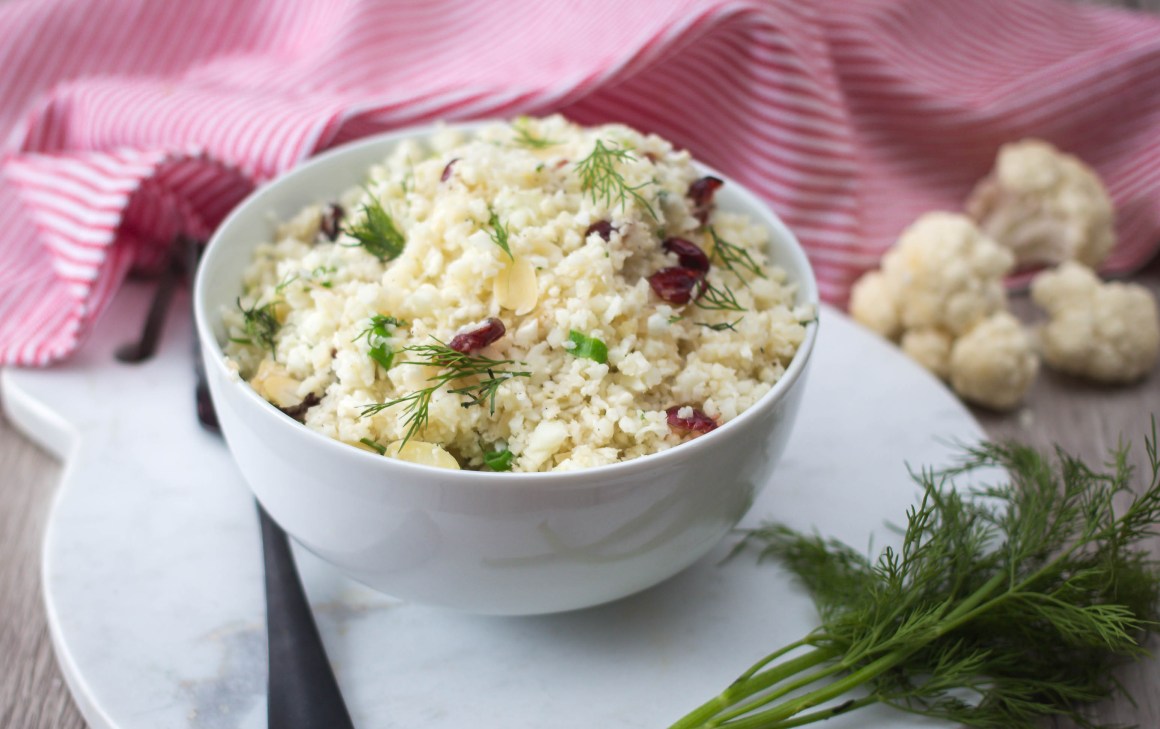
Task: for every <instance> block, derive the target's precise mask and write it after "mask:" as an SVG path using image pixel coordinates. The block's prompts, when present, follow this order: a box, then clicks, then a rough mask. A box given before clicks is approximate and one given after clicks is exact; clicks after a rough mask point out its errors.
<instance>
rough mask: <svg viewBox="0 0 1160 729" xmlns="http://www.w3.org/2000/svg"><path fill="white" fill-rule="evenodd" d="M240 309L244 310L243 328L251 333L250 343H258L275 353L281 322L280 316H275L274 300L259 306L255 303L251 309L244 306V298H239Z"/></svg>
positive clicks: (247, 332)
mask: <svg viewBox="0 0 1160 729" xmlns="http://www.w3.org/2000/svg"><path fill="white" fill-rule="evenodd" d="M237 305H238V309H239V310H241V312H242V328H243V329H245V330H246V334H248V335H249V342H248V343H249V344H256V345H258V346H260V347H262V349H266V350H269V351H270V354H273V353H274V348H275V342H274V337H275V336H277V334H278V330H279V329H280V328H281V326H282V325H281V324H279V323H278V317H276V316H274V304H273V302H271V303H269V304H265V305H263V306H258V305H257V304H254V305H253V306H252V307H250V308H249V309H247V308H245V307H244V306H242V300H241V299H240V298H239V299H238V300H237Z"/></svg>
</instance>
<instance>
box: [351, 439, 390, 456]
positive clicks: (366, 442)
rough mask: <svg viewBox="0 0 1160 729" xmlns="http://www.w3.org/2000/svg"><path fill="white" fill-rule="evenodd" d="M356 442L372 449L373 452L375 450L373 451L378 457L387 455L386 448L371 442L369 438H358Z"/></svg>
mask: <svg viewBox="0 0 1160 729" xmlns="http://www.w3.org/2000/svg"><path fill="white" fill-rule="evenodd" d="M358 442H359V443H362V444H363V445H365V446H366V447H367V448H371V449H373V450H375V451H378V454H379V455H380V456H385V455H387V448H386V446H382V445H379V444H378V443H376V442H374V441H373V440H371V439H370V438H359V439H358Z"/></svg>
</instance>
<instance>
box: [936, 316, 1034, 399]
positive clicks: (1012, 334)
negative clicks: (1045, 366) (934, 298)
mask: <svg viewBox="0 0 1160 729" xmlns="http://www.w3.org/2000/svg"><path fill="white" fill-rule="evenodd" d="M1038 373H1039V358H1038V357H1036V356H1035V351H1034V349H1033V348H1032V346H1031V338H1030V337H1028V336H1027V332H1025V331H1024V330H1023V327H1022V326H1021V325H1020V324H1019V320H1018V319H1016V318H1015V317H1013V316H1011V314H1009V313H1008V312H1006V311H1000V312H996V313H995V314H992V315H991V316H990V317H988V318H987V319H985V320H984V321H983V322H981V323H980V324H978V325H977V326H976V327H974V328H973V329H971V331H969V332H967V333H966V334H964V335H963V336H961V337H959V338H958V339H957V340H955V343H954V346H953V347H952V348H951V358H950V380H951V387H953V388H954V389H955V392H957V393H958V394H959V395H960V396H961V397H962V398H964V399H965V400H969V401H971V402H973V403H976V404H979V405H983V406H985V407H989V408H993V409H995V410H1010V409H1011V408H1013V407H1015V406H1016V405H1018V404H1019V401H1020V400H1022V399H1023V395H1024V394H1026V393H1027V390H1028V389H1030V388H1031V384H1032V383H1033V382H1035V376H1036V375H1037V374H1038Z"/></svg>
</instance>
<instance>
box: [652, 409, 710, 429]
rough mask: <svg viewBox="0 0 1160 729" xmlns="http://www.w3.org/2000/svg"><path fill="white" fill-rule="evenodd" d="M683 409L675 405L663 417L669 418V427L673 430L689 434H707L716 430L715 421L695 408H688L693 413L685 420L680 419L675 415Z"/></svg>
mask: <svg viewBox="0 0 1160 729" xmlns="http://www.w3.org/2000/svg"><path fill="white" fill-rule="evenodd" d="M684 407H685V406H684V405H677V406H675V407H671V408H669V409H668V410H666V411H665V415H668V416H669V427H670V428H672V429H673V430H683V431H686V432H691V433H708V432H709V431H710V430H715V429H716V428H717V421H716V420H714V419H713V418H710V417H709V416H708V415H706V414H705V413H703V412H701V411H700V410H697V409H696V408H690V409H691V410H692V411H693V412H692V414H691V415H689V417H687V418H682V417H681V416H680V415H678V414H677V413H679V412H681V410H682V409H683V408H684Z"/></svg>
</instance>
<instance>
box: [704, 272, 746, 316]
mask: <svg viewBox="0 0 1160 729" xmlns="http://www.w3.org/2000/svg"><path fill="white" fill-rule="evenodd" d="M693 303H694V304H696V305H697V308H699V309H705V310H706V311H749V309H746V308H745V307H744V306H742V305H741V303H740V302H738V301H737V294H735V293H733V289H731V288H729V285H728V284H721V286H720V287H718V286H715V285H714V284H713V283H711V282H710V281H709V277H708V276H705V277H703V278H701V279H700V280H699V281H698V282H697V283H696V284H695V285H694V286H693Z"/></svg>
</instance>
